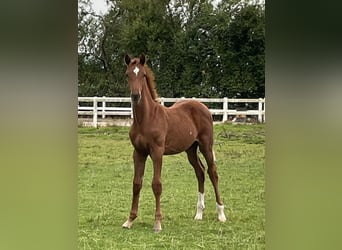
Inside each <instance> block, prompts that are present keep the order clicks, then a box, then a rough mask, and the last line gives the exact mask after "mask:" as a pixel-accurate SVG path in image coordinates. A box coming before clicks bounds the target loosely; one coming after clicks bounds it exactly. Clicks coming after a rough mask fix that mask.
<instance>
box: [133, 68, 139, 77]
mask: <svg viewBox="0 0 342 250" xmlns="http://www.w3.org/2000/svg"><path fill="white" fill-rule="evenodd" d="M139 71H140V69H139V68H138V67H137V66H135V68H134V69H133V72H134V74H135V75H136V76H138V73H139Z"/></svg>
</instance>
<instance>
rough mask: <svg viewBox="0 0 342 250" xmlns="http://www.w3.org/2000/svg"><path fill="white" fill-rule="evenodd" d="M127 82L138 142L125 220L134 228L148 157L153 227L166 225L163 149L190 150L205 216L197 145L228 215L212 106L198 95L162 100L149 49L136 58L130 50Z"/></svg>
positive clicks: (134, 138) (169, 152)
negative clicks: (148, 57)
mask: <svg viewBox="0 0 342 250" xmlns="http://www.w3.org/2000/svg"><path fill="white" fill-rule="evenodd" d="M125 62H126V64H127V71H126V75H127V79H128V86H129V89H130V91H131V101H132V108H133V124H132V126H131V129H130V132H129V137H130V139H131V143H132V145H133V146H134V152H133V160H134V178H133V199H132V207H131V212H130V215H129V217H128V219H127V221H126V222H125V223H124V224H123V225H122V226H123V227H124V228H130V227H131V226H132V223H133V221H134V219H135V218H136V217H137V213H138V203H139V194H140V190H141V187H142V180H143V176H144V171H145V162H146V158H147V156H148V155H149V156H150V157H151V159H152V161H153V180H152V189H153V193H154V196H155V200H156V210H155V223H154V228H153V229H154V231H155V232H159V231H160V230H161V221H162V213H161V210H160V195H161V193H162V182H161V170H162V158H163V155H172V154H177V153H180V152H183V151H185V152H186V153H187V156H188V160H189V162H190V163H191V165H192V166H193V168H194V170H195V173H196V177H197V180H198V191H199V193H198V202H197V213H196V216H195V219H196V220H201V219H202V213H203V209H204V166H203V164H202V162H201V160H200V158H199V157H198V154H197V149H198V148H199V150H200V151H201V153H202V154H203V156H204V158H205V160H206V162H207V164H208V174H209V177H210V180H211V182H212V184H213V186H214V190H215V196H216V206H217V211H218V220H219V221H222V222H224V221H226V216H225V215H224V211H223V210H224V205H223V202H222V200H221V198H220V194H219V190H218V175H217V172H216V166H215V156H214V151H213V121H212V116H211V114H210V112H209V110H208V108H207V107H206V106H205V105H204V104H202V103H200V102H198V101H195V100H188V101H186V100H184V101H180V102H176V103H175V104H174V105H173V106H171V107H169V108H167V107H164V106H162V105H161V104H160V103H159V102H158V96H157V92H156V89H155V85H154V75H153V73H152V71H151V70H150V68H149V67H148V66H147V65H146V64H145V55H144V54H141V56H140V58H133V59H132V58H131V57H130V56H129V55H127V54H126V56H125Z"/></svg>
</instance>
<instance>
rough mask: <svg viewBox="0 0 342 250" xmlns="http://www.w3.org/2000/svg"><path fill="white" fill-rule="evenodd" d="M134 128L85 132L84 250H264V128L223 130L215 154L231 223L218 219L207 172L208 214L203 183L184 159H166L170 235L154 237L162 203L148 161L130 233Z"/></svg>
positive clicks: (81, 183) (81, 181)
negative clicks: (198, 216) (126, 225)
mask: <svg viewBox="0 0 342 250" xmlns="http://www.w3.org/2000/svg"><path fill="white" fill-rule="evenodd" d="M128 129H129V128H127V127H107V128H99V129H95V128H79V133H78V138H79V139H78V146H79V147H78V150H79V154H78V162H79V172H78V203H79V206H78V214H79V216H78V218H79V222H78V248H79V249H265V176H264V175H265V169H264V160H265V144H264V141H265V126H264V125H228V124H226V125H216V126H215V127H214V130H215V152H216V157H217V167H218V174H219V177H220V191H221V196H222V199H223V201H224V202H225V212H226V216H227V218H228V220H227V222H225V223H220V222H218V221H217V213H216V211H215V209H216V208H215V194H214V191H213V188H212V185H211V183H210V181H209V178H208V175H207V174H206V182H205V202H206V209H205V210H204V217H203V220H202V221H195V220H194V219H193V217H194V215H195V212H196V202H197V192H198V191H197V180H196V177H195V173H194V171H193V169H192V167H191V166H190V164H189V163H188V161H187V157H186V154H185V153H182V154H178V155H173V156H165V157H164V160H163V171H162V180H163V194H162V198H161V207H162V212H163V216H164V219H163V224H162V227H163V230H162V232H161V233H159V234H155V233H153V230H152V227H153V221H154V208H155V201H154V196H153V192H152V189H151V180H152V172H153V171H152V163H151V160H150V159H148V160H147V163H146V171H145V177H144V182H143V188H142V190H141V195H140V204H139V214H138V218H137V219H136V221H135V222H134V224H133V226H132V228H131V229H130V230H127V229H123V228H122V227H121V225H122V224H123V222H124V221H125V220H126V219H127V216H128V214H129V209H130V205H131V197H132V178H133V160H132V146H131V144H130V141H129V139H128Z"/></svg>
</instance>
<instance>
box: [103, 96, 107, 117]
mask: <svg viewBox="0 0 342 250" xmlns="http://www.w3.org/2000/svg"><path fill="white" fill-rule="evenodd" d="M102 98H103V99H104V98H106V97H105V96H102ZM104 118H106V101H105V100H102V119H104Z"/></svg>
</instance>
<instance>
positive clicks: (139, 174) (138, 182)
mask: <svg viewBox="0 0 342 250" xmlns="http://www.w3.org/2000/svg"><path fill="white" fill-rule="evenodd" d="M146 158H147V155H144V154H140V153H138V152H137V151H136V150H134V152H133V160H134V178H133V198H132V208H131V212H130V214H129V217H128V219H127V221H126V222H125V223H124V224H123V225H122V227H124V228H131V226H132V224H133V221H134V219H135V218H136V217H137V214H138V205H139V196H140V190H141V187H142V181H143V176H144V172H145V162H146Z"/></svg>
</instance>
